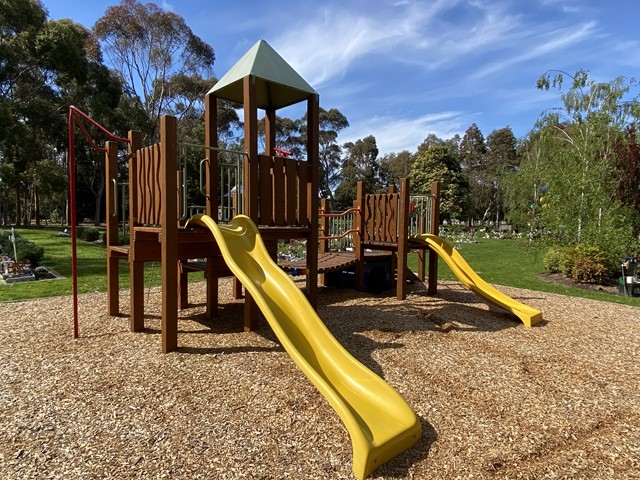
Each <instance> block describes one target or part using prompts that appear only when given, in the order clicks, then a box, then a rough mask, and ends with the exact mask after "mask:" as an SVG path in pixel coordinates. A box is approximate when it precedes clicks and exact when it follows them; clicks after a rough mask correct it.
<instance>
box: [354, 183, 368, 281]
mask: <svg viewBox="0 0 640 480" xmlns="http://www.w3.org/2000/svg"><path fill="white" fill-rule="evenodd" d="M355 206H356V207H357V208H358V212H357V214H356V215H355V216H354V219H355V222H356V224H357V226H356V228H357V230H358V231H357V233H356V234H354V236H353V240H354V242H353V246H354V248H355V251H356V258H357V262H356V267H355V269H356V272H355V274H356V279H355V280H356V290H359V291H363V290H364V246H363V243H364V235H365V232H364V184H363V183H362V181H359V182H358V184H357V187H356V200H355Z"/></svg>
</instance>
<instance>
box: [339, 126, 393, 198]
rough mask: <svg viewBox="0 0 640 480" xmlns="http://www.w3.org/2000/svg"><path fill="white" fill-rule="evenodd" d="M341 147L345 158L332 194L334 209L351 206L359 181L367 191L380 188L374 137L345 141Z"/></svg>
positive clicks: (375, 190)
mask: <svg viewBox="0 0 640 480" xmlns="http://www.w3.org/2000/svg"><path fill="white" fill-rule="evenodd" d="M343 148H344V150H345V152H346V158H345V159H344V162H343V164H342V168H341V170H340V178H341V182H340V184H339V185H338V187H337V188H336V191H335V196H334V199H335V205H334V206H333V207H334V208H336V209H346V208H349V207H351V205H352V203H353V200H354V199H355V197H356V186H357V183H358V182H359V181H362V182H363V184H364V188H365V190H366V191H367V192H369V193H375V192H378V191H379V190H380V188H381V182H380V177H379V169H380V165H379V163H378V161H377V159H378V146H377V143H376V138H375V137H374V136H373V135H369V136H367V137H365V138H362V139H359V140H356V141H355V142H348V143H345V144H344V145H343Z"/></svg>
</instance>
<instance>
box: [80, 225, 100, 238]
mask: <svg viewBox="0 0 640 480" xmlns="http://www.w3.org/2000/svg"><path fill="white" fill-rule="evenodd" d="M80 238H82V239H83V240H86V241H87V242H95V241H96V240H98V239H99V238H100V230H98V229H97V228H96V227H87V228H85V229H84V230H83V232H82V236H81V237H80Z"/></svg>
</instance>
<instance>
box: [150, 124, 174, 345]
mask: <svg viewBox="0 0 640 480" xmlns="http://www.w3.org/2000/svg"><path fill="white" fill-rule="evenodd" d="M160 139H161V147H162V157H161V156H160V155H158V157H157V160H160V158H162V160H163V161H162V162H160V161H158V162H156V163H157V164H158V168H157V170H156V169H154V171H157V172H160V171H161V173H162V176H161V177H160V178H158V181H160V182H161V187H162V190H160V189H159V190H158V194H159V192H160V191H164V192H165V195H164V198H162V202H163V208H162V217H161V218H160V220H159V223H161V224H162V251H161V265H160V267H161V272H162V351H163V353H168V352H172V351H174V350H175V349H176V348H178V298H177V292H178V222H177V221H176V220H177V218H178V205H177V198H178V197H177V195H176V194H175V192H177V189H178V175H177V168H178V165H177V163H178V159H177V153H178V145H177V120H176V118H175V117H169V116H163V117H161V118H160ZM157 151H158V153H159V152H160V150H159V149H158V150H157ZM160 163H162V166H161V167H160ZM154 180H155V179H154ZM158 196H159V195H158Z"/></svg>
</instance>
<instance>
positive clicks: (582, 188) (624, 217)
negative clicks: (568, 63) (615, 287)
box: [512, 70, 638, 255]
mask: <svg viewBox="0 0 640 480" xmlns="http://www.w3.org/2000/svg"><path fill="white" fill-rule="evenodd" d="M566 80H569V83H570V86H569V88H568V90H567V91H566V92H563V93H561V100H562V104H563V105H562V107H561V108H557V109H555V110H553V111H551V112H547V113H545V114H544V115H543V116H542V117H541V119H540V121H539V123H538V125H537V129H536V130H535V131H534V132H533V133H532V134H530V135H529V140H528V146H527V149H526V154H525V155H524V156H523V158H522V163H521V165H520V168H519V170H518V172H519V174H518V175H517V177H519V178H520V181H523V182H527V183H528V185H527V186H525V187H521V188H520V189H514V193H515V192H516V191H520V192H522V191H523V190H527V189H528V190H529V192H530V197H529V198H530V202H531V203H530V209H529V210H528V213H529V216H530V217H532V218H534V219H536V222H539V223H540V224H541V226H542V227H543V228H544V230H545V231H547V232H550V233H551V235H552V236H553V238H554V239H555V240H556V241H557V242H558V243H560V244H564V245H577V244H586V245H591V246H596V247H600V248H602V249H603V250H605V251H607V252H608V253H609V254H610V255H625V251H626V252H627V253H626V254H628V252H629V249H630V248H633V247H632V245H633V243H634V241H635V240H636V239H634V237H633V226H634V225H635V224H637V220H638V218H637V213H636V212H633V211H632V210H631V209H630V208H629V207H628V206H627V205H625V204H624V202H623V201H622V200H621V198H620V196H619V195H618V194H617V188H616V187H617V186H616V182H615V178H616V175H615V173H616V170H617V169H618V168H619V156H618V154H617V153H616V145H619V144H620V142H621V141H624V136H623V131H624V129H625V128H626V126H627V125H629V124H630V123H633V122H634V121H636V120H637V111H638V110H637V108H638V102H637V98H633V97H631V95H630V89H631V88H632V87H633V86H635V84H634V83H633V82H632V81H631V80H627V79H624V78H617V79H615V80H613V81H611V82H607V83H601V82H596V81H595V80H593V79H592V78H591V77H590V76H589V74H588V72H586V71H584V70H580V71H578V72H577V73H576V74H575V75H567V74H566V73H563V72H559V73H554V74H551V73H547V74H545V75H543V76H542V77H540V79H539V80H538V88H542V89H549V88H558V89H560V91H561V92H562V90H561V89H562V87H563V84H564V82H565V81H566ZM512 180H513V179H512ZM515 182H516V183H517V182H518V180H517V179H516V180H515Z"/></svg>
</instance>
